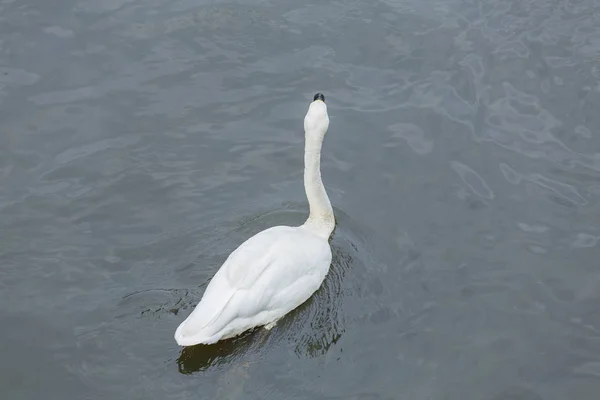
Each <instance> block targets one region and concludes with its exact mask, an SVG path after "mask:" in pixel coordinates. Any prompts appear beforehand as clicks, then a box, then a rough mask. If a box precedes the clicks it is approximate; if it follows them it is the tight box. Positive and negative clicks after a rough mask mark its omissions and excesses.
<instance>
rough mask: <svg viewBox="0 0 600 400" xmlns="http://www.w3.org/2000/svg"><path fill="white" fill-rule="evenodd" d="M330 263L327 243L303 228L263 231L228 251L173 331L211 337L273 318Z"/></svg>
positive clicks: (196, 338)
mask: <svg viewBox="0 0 600 400" xmlns="http://www.w3.org/2000/svg"><path fill="white" fill-rule="evenodd" d="M330 263H331V249H330V247H329V243H328V242H327V241H326V240H324V239H322V238H319V237H317V236H315V235H313V234H311V233H310V232H308V231H306V230H305V229H303V228H295V227H284V226H279V227H273V228H270V229H267V230H265V231H262V232H260V233H258V234H256V235H255V236H253V237H251V238H250V239H248V240H247V241H246V242H244V243H242V245H240V246H239V247H238V248H237V249H236V250H235V251H234V252H233V253H231V255H230V256H229V257H228V258H227V260H226V261H225V262H224V263H223V265H222V266H221V268H220V269H219V271H217V273H216V274H215V276H214V277H213V279H212V280H211V282H210V283H209V285H208V287H207V288H206V291H205V292H204V295H203V297H202V300H201V301H200V303H199V304H198V305H197V306H196V308H195V309H194V311H193V312H192V314H190V316H189V317H188V318H187V319H186V320H185V321H184V322H183V323H182V324H181V325H180V327H179V328H178V329H177V332H176V334H175V337H176V339H177V340H178V342H180V344H181V343H186V342H191V341H193V342H195V343H212V342H216V341H218V340H219V339H221V338H223V337H227V336H228V335H231V334H237V333H241V332H242V331H244V330H246V329H249V328H251V327H253V326H257V325H263V324H266V323H268V322H271V321H272V320H274V319H277V318H279V317H281V316H282V315H284V314H285V313H287V312H289V311H291V310H292V309H294V308H295V307H297V306H298V305H300V304H301V303H303V302H304V301H306V299H308V298H309V297H310V296H311V295H312V294H313V293H314V291H315V290H316V289H318V287H319V286H320V284H321V282H322V281H323V279H324V277H325V275H326V274H327V271H328V270H329V265H330ZM184 345H185V344H184Z"/></svg>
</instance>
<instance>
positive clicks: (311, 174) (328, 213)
mask: <svg viewBox="0 0 600 400" xmlns="http://www.w3.org/2000/svg"><path fill="white" fill-rule="evenodd" d="M315 136H316V137H315ZM305 140H306V143H305V149H304V190H305V191H306V197H307V199H308V204H309V208H310V214H309V216H308V219H307V220H306V222H305V223H304V226H305V227H307V228H309V229H310V230H312V231H313V232H315V233H316V234H318V235H319V236H323V237H326V238H329V236H330V235H331V232H333V229H334V227H335V217H334V215H333V208H332V207H331V202H330V201H329V197H328V196H327V192H326V191H325V186H324V185H323V181H322V179H321V147H322V145H323V136H321V135H311V134H310V133H309V132H307V134H306V139H305Z"/></svg>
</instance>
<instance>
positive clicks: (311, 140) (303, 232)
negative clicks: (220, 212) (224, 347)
mask: <svg viewBox="0 0 600 400" xmlns="http://www.w3.org/2000/svg"><path fill="white" fill-rule="evenodd" d="M328 128H329V116H328V115H327V106H326V105H325V96H323V95H322V94H321V93H317V94H315V96H314V99H313V102H312V103H311V104H310V106H309V107H308V112H307V113H306V116H305V117H304V131H305V150H304V189H305V190H306V197H307V198H308V203H309V207H310V214H309V216H308V219H307V220H306V222H305V223H304V224H303V225H301V226H297V227H291V226H275V227H272V228H269V229H266V230H264V231H262V232H259V233H257V234H256V235H254V236H252V237H251V238H250V239H248V240H246V241H245V242H244V243H242V244H241V245H240V246H239V247H238V248H237V249H236V250H235V251H234V252H233V253H231V254H230V255H229V257H228V258H227V260H226V261H225V262H224V263H223V265H222V266H221V268H220V269H219V270H218V271H217V273H216V274H215V276H214V277H213V279H212V280H211V281H210V283H209V285H208V287H207V288H206V291H205V292H204V295H203V296H202V300H200V303H198V305H197V306H196V308H195V309H194V311H193V312H192V313H191V314H190V315H189V316H188V317H187V319H186V320H185V321H183V322H182V323H181V325H179V327H178V328H177V330H176V332H175V340H176V341H177V344H179V345H180V346H193V345H196V344H211V343H216V342H218V341H219V340H221V339H227V338H231V337H234V336H237V335H239V334H240V333H242V332H245V331H246V330H248V329H251V328H254V327H258V326H264V327H265V328H266V329H271V328H272V327H273V326H274V325H275V323H276V322H277V320H279V319H280V318H281V317H283V316H284V315H286V314H287V313H289V312H290V311H292V310H293V309H295V308H296V307H298V306H299V305H300V304H302V303H304V302H305V301H306V300H308V299H309V298H310V297H311V296H312V294H313V293H314V292H315V291H316V290H317V289H318V288H319V287H320V286H321V283H322V282H323V280H324V279H325V276H326V275H327V273H328V272H329V266H330V264H331V248H330V246H329V241H328V239H329V236H330V235H331V232H333V229H334V226H335V217H334V215H333V209H332V208H331V203H330V202H329V197H327V193H326V192H325V187H324V186H323V182H322V181H321V145H322V143H323V139H324V137H325V133H326V132H327V129H328Z"/></svg>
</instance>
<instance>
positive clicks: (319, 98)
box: [313, 93, 325, 103]
mask: <svg viewBox="0 0 600 400" xmlns="http://www.w3.org/2000/svg"><path fill="white" fill-rule="evenodd" d="M317 100H321V101H322V102H323V103H325V96H324V95H323V93H317V94H315V97H313V101H317Z"/></svg>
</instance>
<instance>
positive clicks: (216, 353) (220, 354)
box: [177, 328, 268, 375]
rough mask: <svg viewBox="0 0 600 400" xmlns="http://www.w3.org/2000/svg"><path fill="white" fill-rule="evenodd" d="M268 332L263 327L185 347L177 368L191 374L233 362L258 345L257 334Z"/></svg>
mask: <svg viewBox="0 0 600 400" xmlns="http://www.w3.org/2000/svg"><path fill="white" fill-rule="evenodd" d="M261 331H262V332H261ZM266 334H268V332H267V331H265V330H264V329H262V328H261V329H255V330H253V331H249V332H245V333H243V334H242V335H240V336H237V337H235V338H232V339H228V340H223V341H220V342H218V343H215V344H211V345H197V346H190V347H184V348H183V349H182V350H181V352H180V354H179V357H178V358H177V368H178V370H179V372H180V373H182V374H184V375H190V374H193V373H194V372H201V371H205V370H207V369H208V368H210V367H214V366H218V365H222V364H228V363H231V362H232V361H235V360H237V359H239V358H242V357H244V356H245V355H247V353H248V352H249V350H250V349H251V348H252V347H255V346H256V343H257V342H256V341H255V338H256V337H257V336H261V335H266Z"/></svg>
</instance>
